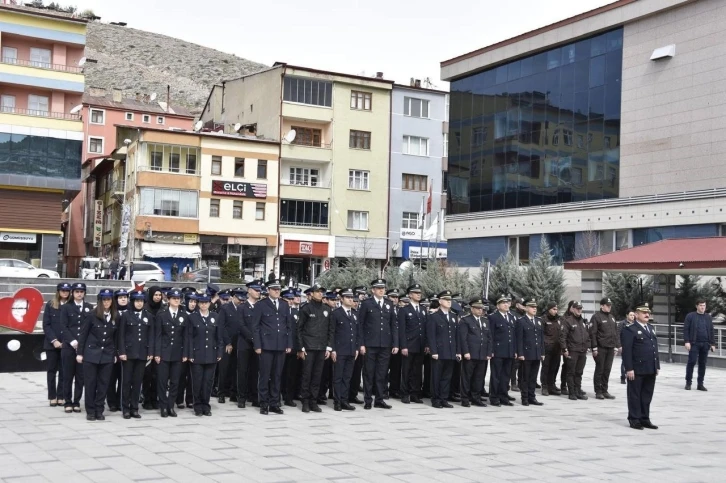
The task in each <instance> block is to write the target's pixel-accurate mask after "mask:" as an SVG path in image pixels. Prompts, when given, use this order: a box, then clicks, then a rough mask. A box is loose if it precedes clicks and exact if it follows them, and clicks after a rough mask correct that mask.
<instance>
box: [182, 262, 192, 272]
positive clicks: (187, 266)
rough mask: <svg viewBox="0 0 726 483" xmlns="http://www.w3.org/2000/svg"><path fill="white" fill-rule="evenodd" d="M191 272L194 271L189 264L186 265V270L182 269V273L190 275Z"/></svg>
mask: <svg viewBox="0 0 726 483" xmlns="http://www.w3.org/2000/svg"><path fill="white" fill-rule="evenodd" d="M191 271H192V266H191V265H189V264H188V263H187V264H186V265H184V268H183V269H182V273H189V272H191Z"/></svg>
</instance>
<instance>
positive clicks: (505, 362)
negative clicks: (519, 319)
mask: <svg viewBox="0 0 726 483" xmlns="http://www.w3.org/2000/svg"><path fill="white" fill-rule="evenodd" d="M511 301H512V300H511V299H510V298H509V296H507V295H500V296H499V298H497V310H496V311H495V312H494V313H493V314H491V315H490V316H489V322H490V323H491V325H490V328H491V331H492V342H493V344H494V350H493V351H492V352H493V353H494V356H493V357H492V360H491V366H492V371H491V376H490V378H489V404H491V405H492V406H501V405H504V406H512V403H511V401H512V400H514V398H513V397H511V396H509V394H508V393H507V391H508V388H509V378H510V375H511V373H512V364H513V363H514V358H515V357H516V356H517V354H516V353H517V349H516V340H515V335H514V317H513V316H512V314H510V313H509V305H510V303H511Z"/></svg>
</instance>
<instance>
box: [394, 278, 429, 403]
mask: <svg viewBox="0 0 726 483" xmlns="http://www.w3.org/2000/svg"><path fill="white" fill-rule="evenodd" d="M406 292H407V293H408V297H409V299H410V300H411V303H410V304H408V305H406V306H405V307H401V308H400V309H399V310H398V345H399V346H400V348H401V402H402V403H404V404H410V403H411V402H414V403H418V404H422V403H423V400H422V399H421V396H422V393H421V384H422V375H423V360H424V351H425V350H426V349H427V346H426V309H425V308H424V307H422V306H421V295H422V294H421V285H419V284H417V283H416V284H413V285H411V286H410V287H408V289H406Z"/></svg>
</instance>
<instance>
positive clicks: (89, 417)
mask: <svg viewBox="0 0 726 483" xmlns="http://www.w3.org/2000/svg"><path fill="white" fill-rule="evenodd" d="M86 420H87V421H95V420H96V415H95V414H86Z"/></svg>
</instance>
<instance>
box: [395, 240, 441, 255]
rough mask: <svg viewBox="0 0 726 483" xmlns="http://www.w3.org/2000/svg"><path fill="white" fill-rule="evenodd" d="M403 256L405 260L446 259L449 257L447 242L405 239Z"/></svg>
mask: <svg viewBox="0 0 726 483" xmlns="http://www.w3.org/2000/svg"><path fill="white" fill-rule="evenodd" d="M402 243H403V247H402V256H403V258H404V259H405V260H420V259H421V258H424V259H432V258H438V259H444V258H446V257H447V248H446V242H439V243H436V242H428V241H426V240H424V241H423V243H422V242H421V240H403V242H402Z"/></svg>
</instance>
